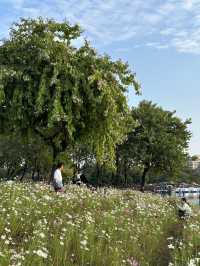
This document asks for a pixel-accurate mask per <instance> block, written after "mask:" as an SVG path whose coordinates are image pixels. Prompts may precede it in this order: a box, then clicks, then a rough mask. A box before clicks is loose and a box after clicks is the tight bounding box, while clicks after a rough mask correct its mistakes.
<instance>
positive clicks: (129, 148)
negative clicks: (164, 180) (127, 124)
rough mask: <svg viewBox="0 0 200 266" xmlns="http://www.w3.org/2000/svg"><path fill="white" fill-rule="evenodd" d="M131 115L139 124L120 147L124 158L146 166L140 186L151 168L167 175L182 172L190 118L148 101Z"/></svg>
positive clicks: (133, 163) (134, 109)
mask: <svg viewBox="0 0 200 266" xmlns="http://www.w3.org/2000/svg"><path fill="white" fill-rule="evenodd" d="M132 116H133V119H134V120H136V121H137V122H138V125H137V126H136V128H134V129H133V130H132V132H131V133H130V134H129V135H128V138H127V140H126V141H125V143H124V144H122V145H121V146H120V147H119V150H120V154H121V157H122V159H123V160H124V161H127V162H129V163H131V164H132V165H136V166H140V167H141V168H142V169H143V170H142V176H141V189H143V188H144V185H145V178H146V175H147V174H148V173H149V172H150V171H153V172H154V173H155V172H157V173H162V174H166V175H175V174H177V173H179V172H180V170H182V169H183V167H184V166H185V160H186V158H187V154H186V150H187V148H188V142H189V140H190V137H191V133H190V132H189V131H188V128H187V127H188V124H190V120H186V121H184V122H183V121H182V120H181V119H180V118H178V117H176V116H175V112H169V111H165V110H163V109H162V108H161V107H158V106H157V105H156V104H153V103H152V102H148V101H142V102H141V103H140V104H139V106H138V107H137V108H133V109H132Z"/></svg>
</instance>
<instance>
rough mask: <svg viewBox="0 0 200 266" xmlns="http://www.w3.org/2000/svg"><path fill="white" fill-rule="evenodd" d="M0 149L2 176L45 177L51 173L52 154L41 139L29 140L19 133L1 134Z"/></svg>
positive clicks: (19, 177) (10, 177) (9, 177)
mask: <svg viewBox="0 0 200 266" xmlns="http://www.w3.org/2000/svg"><path fill="white" fill-rule="evenodd" d="M0 151H1V152H0V168H1V170H2V173H1V178H6V179H13V178H15V177H17V176H18V179H20V180H22V179H23V178H24V177H26V178H27V177H32V178H33V179H34V177H36V176H37V179H40V178H41V177H42V178H43V179H45V177H47V176H48V174H49V167H50V166H51V164H52V156H51V153H50V151H49V149H48V147H46V146H45V145H44V143H42V141H41V140H40V139H33V138H29V142H27V141H25V140H23V139H22V138H21V137H20V136H19V135H13V134H12V135H8V136H5V135H4V136H2V135H1V136H0Z"/></svg>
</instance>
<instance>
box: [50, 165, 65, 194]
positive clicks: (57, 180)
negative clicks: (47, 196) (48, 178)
mask: <svg viewBox="0 0 200 266" xmlns="http://www.w3.org/2000/svg"><path fill="white" fill-rule="evenodd" d="M63 169H64V164H63V163H58V165H57V167H56V170H55V172H54V175H53V187H54V189H55V191H56V192H64V186H63V180H62V171H63Z"/></svg>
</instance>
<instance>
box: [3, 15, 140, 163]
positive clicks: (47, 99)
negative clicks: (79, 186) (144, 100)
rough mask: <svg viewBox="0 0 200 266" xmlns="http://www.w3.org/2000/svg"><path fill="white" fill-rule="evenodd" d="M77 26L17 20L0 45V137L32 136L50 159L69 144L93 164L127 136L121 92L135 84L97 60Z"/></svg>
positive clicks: (126, 72)
mask: <svg viewBox="0 0 200 266" xmlns="http://www.w3.org/2000/svg"><path fill="white" fill-rule="evenodd" d="M80 35H81V29H80V27H79V26H78V25H74V26H72V25H70V24H69V23H67V22H62V23H58V22H56V21H54V20H43V19H42V18H39V19H36V20H34V19H21V21H20V22H19V23H16V24H14V26H13V27H12V28H11V31H10V37H9V38H8V39H7V40H4V41H3V44H2V45H1V46H0V133H1V134H3V133H5V132H13V131H14V132H20V134H22V135H23V136H26V137H28V136H29V135H31V136H33V135H34V136H36V137H37V136H38V137H40V138H42V140H43V141H44V142H45V143H46V144H47V145H49V146H51V147H52V150H53V157H54V159H55V158H56V156H57V155H58V153H59V152H62V151H65V150H66V148H67V147H69V145H73V143H84V144H86V145H88V146H89V147H91V149H92V150H93V151H94V152H95V154H96V156H97V158H99V160H105V158H106V159H107V160H108V158H111V159H112V158H113V157H114V150H115V146H116V144H117V143H120V142H121V141H122V139H123V136H124V135H125V134H126V133H127V121H128V120H129V118H128V117H129V108H128V105H127V100H126V95H125V94H126V92H127V89H128V88H129V87H131V86H132V87H133V88H134V89H135V90H136V92H138V91H139V89H140V86H139V84H138V82H137V81H136V79H135V74H134V73H132V72H131V71H130V69H129V66H128V64H127V63H123V62H122V61H121V60H118V61H112V60H111V58H110V57H109V56H107V55H99V54H98V53H97V52H96V51H95V49H93V48H92V47H91V46H90V44H89V43H88V42H87V41H85V43H84V45H83V46H82V47H80V48H79V49H78V48H76V47H74V46H73V44H72V41H73V40H75V39H76V38H78V37H79V36H80Z"/></svg>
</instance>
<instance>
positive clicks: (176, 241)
mask: <svg viewBox="0 0 200 266" xmlns="http://www.w3.org/2000/svg"><path fill="white" fill-rule="evenodd" d="M0 214H1V215H0V265H1V266H4V265H5V266H8V265H9V266H21V265H23V266H43V265H45V266H87V265H91V266H104V265H105V266H123V265H127V266H139V265H140V266H143V265H149V266H165V265H169V266H172V265H177V266H187V265H188V266H194V265H197V266H198V265H200V214H199V213H198V211H196V212H195V214H194V215H193V217H192V218H191V219H190V220H188V221H180V220H179V219H178V217H177V214H176V208H175V201H174V200H172V199H171V200H163V199H162V198H161V197H159V196H154V195H151V194H149V193H145V194H142V193H140V192H135V191H131V190H124V191H123V190H115V189H104V190H103V189H102V190H101V191H97V192H96V191H95V192H92V191H90V190H89V189H87V188H83V187H76V186H68V187H66V192H65V193H63V194H56V193H54V192H53V191H51V189H50V187H49V186H47V185H43V184H25V183H23V184H18V183H1V184H0Z"/></svg>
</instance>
